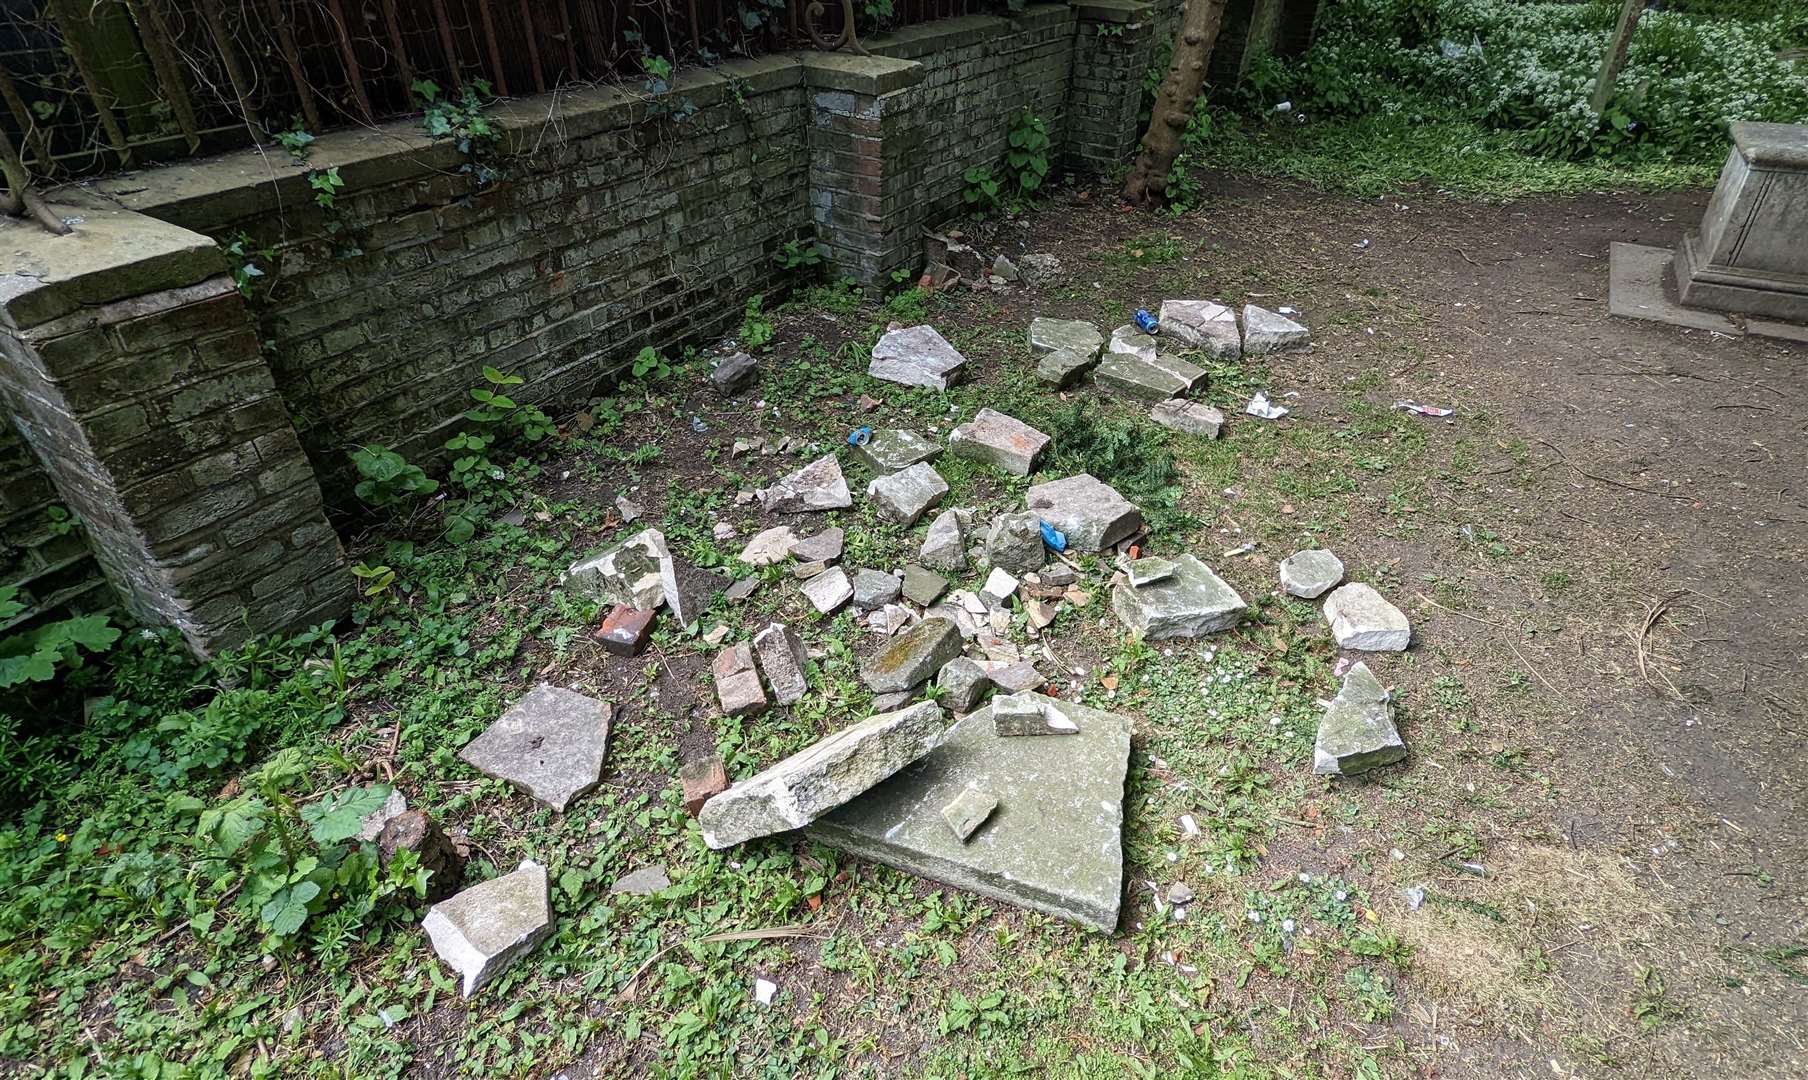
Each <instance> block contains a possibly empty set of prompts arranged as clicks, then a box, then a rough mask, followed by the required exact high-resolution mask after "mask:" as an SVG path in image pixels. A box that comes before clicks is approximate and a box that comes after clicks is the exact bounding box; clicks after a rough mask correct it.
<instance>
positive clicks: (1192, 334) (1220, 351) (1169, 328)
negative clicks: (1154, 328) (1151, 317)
mask: <svg viewBox="0 0 1808 1080" xmlns="http://www.w3.org/2000/svg"><path fill="white" fill-rule="evenodd" d="M1161 332H1162V333H1163V334H1167V335H1170V336H1172V337H1175V338H1178V339H1180V340H1181V341H1184V342H1186V343H1187V344H1188V345H1192V346H1195V347H1197V348H1199V349H1201V350H1203V351H1204V352H1207V353H1209V354H1211V355H1212V356H1215V357H1217V358H1219V359H1221V360H1235V359H1236V358H1237V357H1239V356H1241V355H1242V354H1243V340H1242V338H1241V337H1239V336H1238V334H1237V313H1236V312H1235V311H1233V310H1231V309H1230V308H1228V307H1225V306H1224V305H1223V304H1218V303H1213V302H1212V301H1210V300H1163V301H1162V302H1161Z"/></svg>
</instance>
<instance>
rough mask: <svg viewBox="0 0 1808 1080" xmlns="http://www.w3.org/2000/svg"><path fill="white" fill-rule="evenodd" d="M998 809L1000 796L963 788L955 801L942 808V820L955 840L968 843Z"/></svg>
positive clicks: (976, 789)
mask: <svg viewBox="0 0 1808 1080" xmlns="http://www.w3.org/2000/svg"><path fill="white" fill-rule="evenodd" d="M996 809H998V796H996V795H994V794H992V793H991V792H989V791H981V790H979V789H978V788H962V789H961V793H960V794H959V795H956V796H955V797H954V801H953V802H951V803H949V804H948V805H947V806H944V807H942V820H943V821H946V822H947V823H948V829H949V831H950V832H952V833H954V838H955V839H956V840H959V841H960V842H961V843H963V844H964V843H966V842H967V841H968V840H969V839H970V838H971V837H972V836H973V834H974V833H975V832H977V831H979V827H980V826H981V825H984V824H985V823H986V819H987V818H989V817H991V816H992V811H994V810H996Z"/></svg>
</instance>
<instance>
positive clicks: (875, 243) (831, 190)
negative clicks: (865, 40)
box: [802, 53, 924, 285]
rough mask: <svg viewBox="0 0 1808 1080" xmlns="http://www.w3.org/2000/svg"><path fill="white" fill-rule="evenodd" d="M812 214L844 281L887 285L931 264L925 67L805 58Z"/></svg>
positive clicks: (886, 60) (839, 56) (868, 59)
mask: <svg viewBox="0 0 1808 1080" xmlns="http://www.w3.org/2000/svg"><path fill="white" fill-rule="evenodd" d="M802 60H803V66H804V85H805V88H806V91H807V93H808V95H809V110H810V126H809V147H810V212H811V215H812V217H813V218H814V219H815V221H816V242H817V244H818V245H819V246H821V247H822V248H823V249H824V251H825V252H826V253H827V257H828V261H829V264H830V265H831V266H832V267H834V269H835V272H836V273H837V274H842V275H845V276H848V277H852V278H854V279H855V280H856V281H859V282H860V283H861V284H862V285H881V284H883V283H884V282H885V280H886V277H887V275H889V274H890V273H891V272H892V271H893V270H896V269H905V270H911V271H915V270H917V269H920V268H921V264H922V259H923V236H922V226H923V214H924V193H923V165H924V162H923V153H924V143H923V127H922V119H921V116H920V114H919V111H918V102H917V94H916V92H915V89H914V88H915V87H916V86H917V84H919V83H921V82H922V81H923V65H921V64H919V63H916V62H915V61H911V60H894V59H891V58H890V57H884V56H854V55H849V54H844V53H805V54H804V55H803V57H802Z"/></svg>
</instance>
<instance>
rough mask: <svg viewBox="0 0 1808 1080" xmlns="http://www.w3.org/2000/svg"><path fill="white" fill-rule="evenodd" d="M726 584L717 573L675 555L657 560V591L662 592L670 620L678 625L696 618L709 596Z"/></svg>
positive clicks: (685, 625) (687, 623)
mask: <svg viewBox="0 0 1808 1080" xmlns="http://www.w3.org/2000/svg"><path fill="white" fill-rule="evenodd" d="M725 584H726V582H725V581H724V580H723V578H722V577H721V576H720V575H718V574H716V573H714V572H713V571H709V570H705V569H703V568H701V567H699V566H696V565H694V564H693V563H691V562H690V561H688V560H686V559H681V558H679V557H678V556H676V555H668V556H666V557H665V558H663V559H661V560H659V586H660V592H661V593H663V594H664V596H665V606H666V610H667V611H670V612H671V613H672V621H673V622H675V623H677V624H678V626H679V627H680V628H683V627H687V626H689V625H690V624H692V623H694V622H696V621H697V619H698V617H699V616H701V615H702V614H703V609H704V608H706V607H708V606H709V600H710V597H711V596H713V595H715V592H716V590H717V589H720V588H722V587H723V585H725Z"/></svg>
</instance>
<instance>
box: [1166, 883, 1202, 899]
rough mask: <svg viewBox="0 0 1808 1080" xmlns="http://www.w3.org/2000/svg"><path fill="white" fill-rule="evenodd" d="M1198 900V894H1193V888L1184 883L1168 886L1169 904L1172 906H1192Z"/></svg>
mask: <svg viewBox="0 0 1808 1080" xmlns="http://www.w3.org/2000/svg"><path fill="white" fill-rule="evenodd" d="M1197 898H1198V896H1197V894H1196V893H1194V892H1193V887H1192V886H1191V885H1188V884H1187V883H1186V882H1184V881H1176V882H1175V883H1174V884H1172V885H1169V886H1168V903H1170V904H1174V905H1181V904H1190V903H1192V902H1193V901H1194V900H1195V899H1197Z"/></svg>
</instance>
